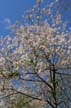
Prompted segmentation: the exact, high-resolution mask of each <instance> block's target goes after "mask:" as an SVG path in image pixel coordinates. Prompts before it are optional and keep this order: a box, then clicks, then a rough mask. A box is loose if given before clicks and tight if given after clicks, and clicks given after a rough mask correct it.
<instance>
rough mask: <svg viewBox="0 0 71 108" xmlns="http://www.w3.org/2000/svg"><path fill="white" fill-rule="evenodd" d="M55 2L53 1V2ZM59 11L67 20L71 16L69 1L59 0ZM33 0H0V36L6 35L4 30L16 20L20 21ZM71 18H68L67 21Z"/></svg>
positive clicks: (70, 1)
mask: <svg viewBox="0 0 71 108" xmlns="http://www.w3.org/2000/svg"><path fill="white" fill-rule="evenodd" d="M53 1H55V0H53ZM59 2H60V7H61V10H60V12H61V13H62V14H64V18H65V19H66V20H68V16H70V14H71V0H59ZM34 3H35V0H0V35H6V34H7V33H8V30H6V29H5V28H6V27H7V26H8V25H9V24H11V23H15V21H16V20H21V19H22V17H21V16H22V15H23V13H24V11H25V10H26V9H28V8H30V7H31V6H33V5H34ZM66 5H68V6H67V8H68V9H67V10H66V11H65V12H64V11H63V9H64V6H66ZM70 19H71V16H70V17H69V20H70Z"/></svg>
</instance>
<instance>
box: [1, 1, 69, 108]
mask: <svg viewBox="0 0 71 108" xmlns="http://www.w3.org/2000/svg"><path fill="white" fill-rule="evenodd" d="M43 2H44V1H43V0H36V5H35V6H34V7H33V8H32V9H29V10H28V11H27V12H26V13H27V15H25V18H24V24H23V25H18V23H16V24H15V25H13V26H11V28H12V30H14V32H15V36H10V35H8V36H6V37H5V38H2V40H1V41H0V47H1V51H0V77H1V78H2V80H1V81H2V83H1V91H2V92H4V96H3V97H2V98H5V97H10V99H11V100H12V99H14V95H18V94H20V95H23V97H24V96H26V97H28V99H27V100H29V101H28V102H29V103H30V106H31V107H32V105H34V107H35V108H47V107H49V108H60V107H61V108H62V107H65V108H70V104H71V98H70V90H71V84H70V76H71V73H70V71H71V37H70V35H71V32H70V31H67V28H66V25H67V22H63V21H62V19H61V15H60V14H59V13H58V11H57V10H56V7H55V6H56V2H49V3H48V4H47V5H46V6H44V5H42V3H43ZM12 95H13V96H12ZM30 99H31V102H30ZM17 101H18V100H17ZM35 103H36V105H35ZM39 103H40V104H39ZM10 104H11V103H10ZM16 105H17V104H16ZM23 106H24V104H23ZM16 107H17V106H16Z"/></svg>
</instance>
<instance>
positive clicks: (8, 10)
mask: <svg viewBox="0 0 71 108" xmlns="http://www.w3.org/2000/svg"><path fill="white" fill-rule="evenodd" d="M33 4H34V0H0V35H2V34H3V35H5V34H6V33H7V32H8V30H6V29H5V27H6V26H7V25H9V24H11V23H15V21H16V20H21V16H22V15H23V13H24V11H25V10H26V9H28V8H30V7H31V6H32V5H33Z"/></svg>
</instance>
